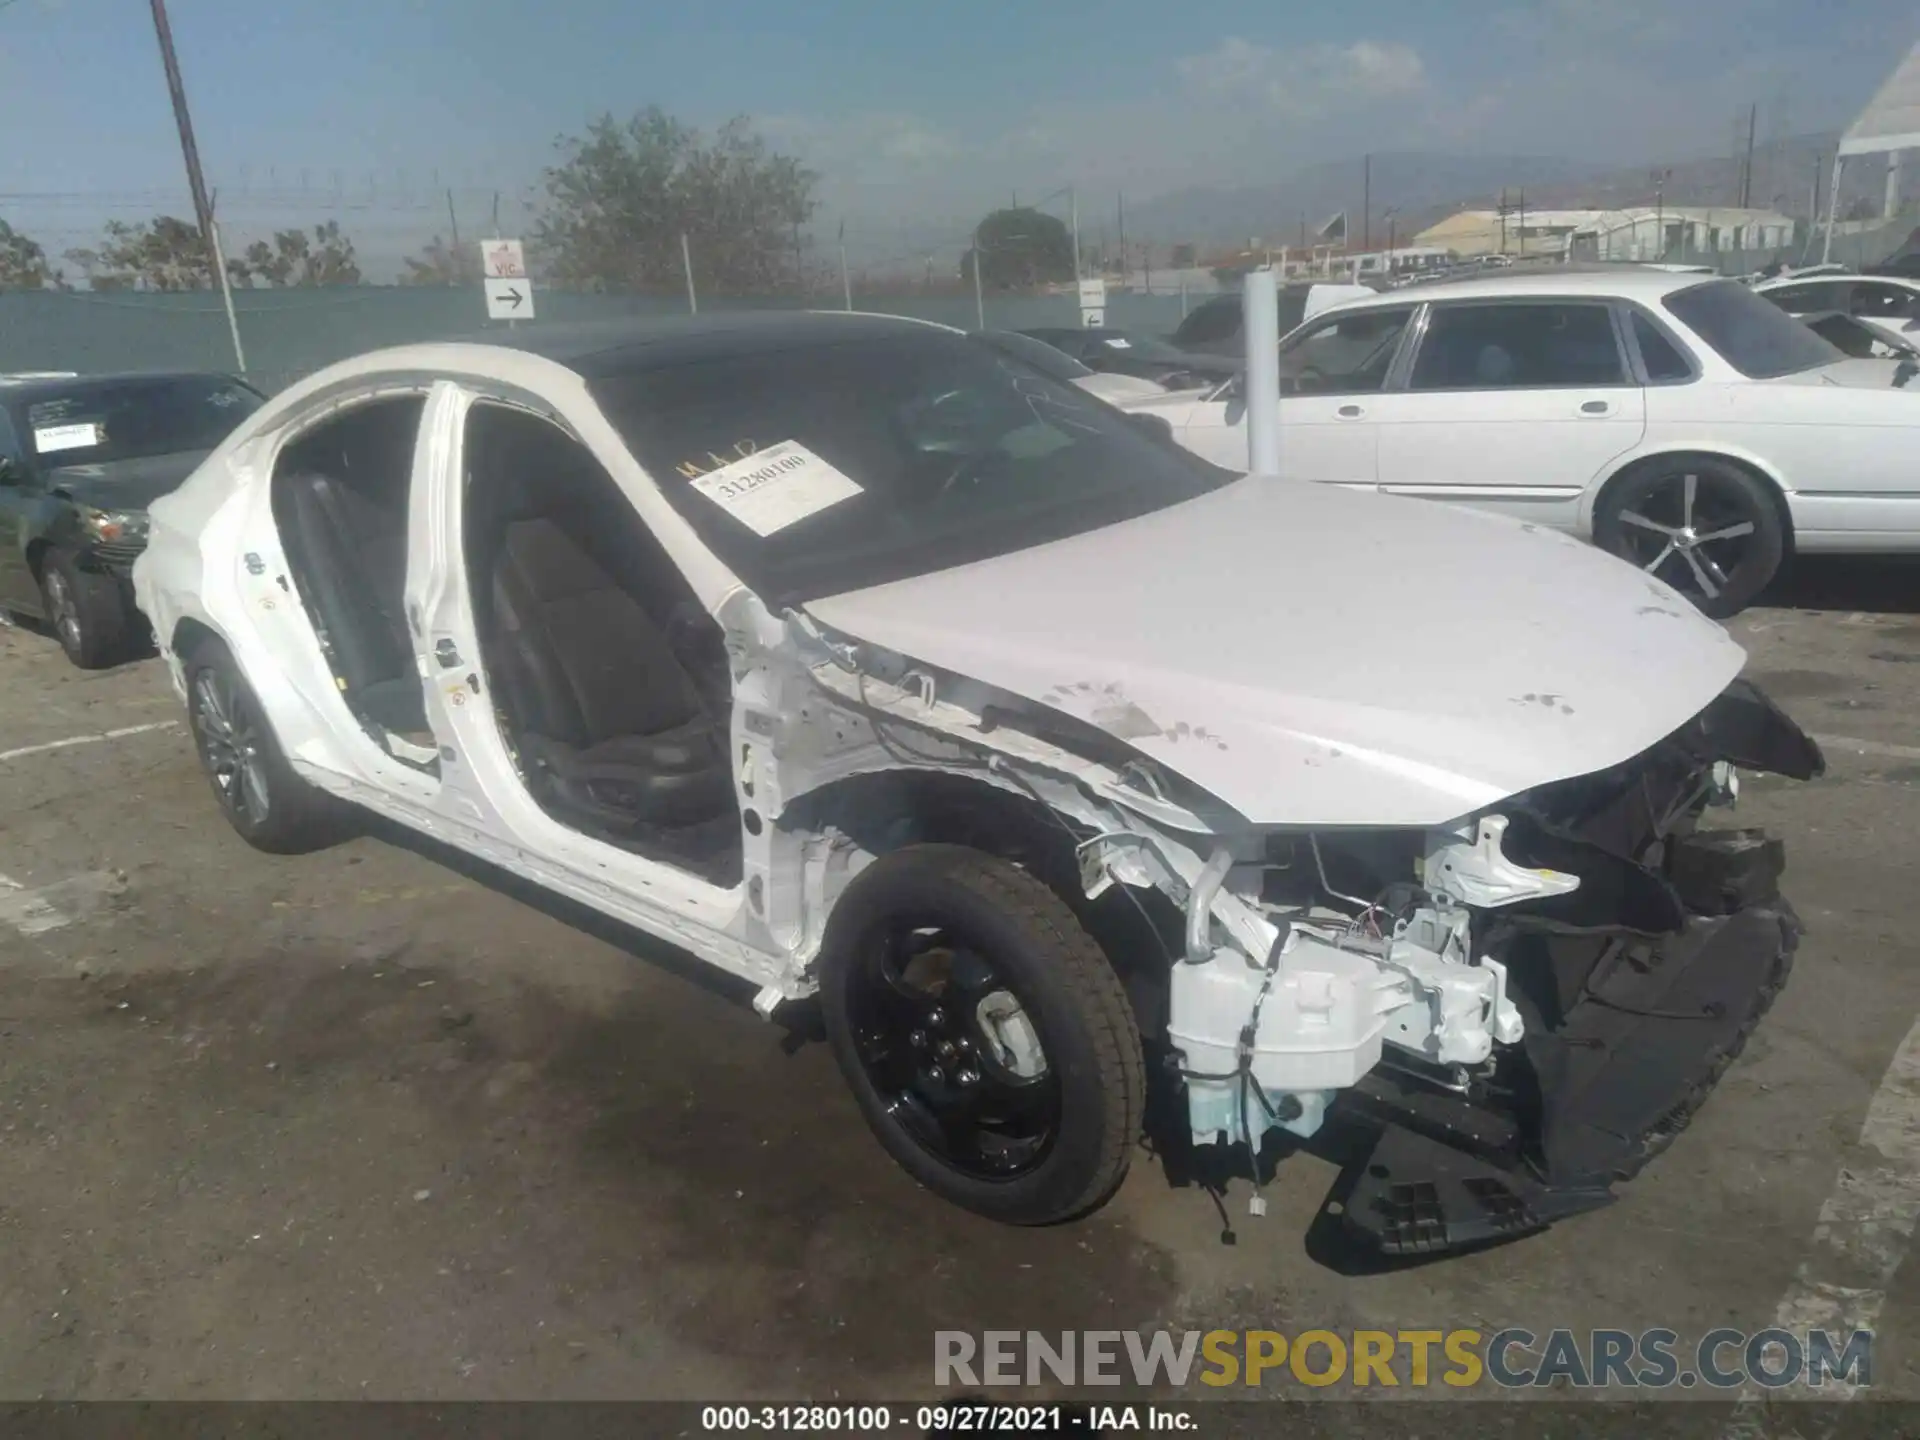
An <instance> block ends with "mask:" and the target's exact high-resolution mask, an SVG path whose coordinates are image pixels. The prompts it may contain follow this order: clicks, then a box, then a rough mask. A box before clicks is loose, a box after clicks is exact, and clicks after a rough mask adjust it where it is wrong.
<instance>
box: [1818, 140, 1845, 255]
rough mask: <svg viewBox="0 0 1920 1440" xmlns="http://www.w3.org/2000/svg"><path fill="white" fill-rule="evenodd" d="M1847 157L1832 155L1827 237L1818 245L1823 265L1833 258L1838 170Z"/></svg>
mask: <svg viewBox="0 0 1920 1440" xmlns="http://www.w3.org/2000/svg"><path fill="white" fill-rule="evenodd" d="M1846 163H1847V157H1846V156H1844V155H1836V156H1834V157H1833V183H1832V184H1831V185H1829V186H1828V187H1827V238H1826V239H1825V240H1824V241H1822V242H1821V245H1820V263H1821V264H1822V265H1825V264H1826V263H1827V262H1828V261H1830V260H1832V259H1833V216H1834V212H1835V211H1837V210H1838V209H1839V208H1840V172H1841V170H1843V169H1844V168H1845V167H1846Z"/></svg>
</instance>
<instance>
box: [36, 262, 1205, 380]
mask: <svg viewBox="0 0 1920 1440" xmlns="http://www.w3.org/2000/svg"><path fill="white" fill-rule="evenodd" d="M534 300H535V306H536V309H537V312H538V316H539V318H538V319H535V320H530V321H520V322H517V323H518V324H519V326H520V328H521V329H523V330H529V331H530V330H534V329H536V328H538V327H541V326H548V325H558V324H565V323H567V322H568V321H580V320H593V319H604V318H607V317H609V316H619V315H678V314H684V313H686V310H687V301H686V298H685V296H678V297H676V296H672V295H650V296H636V295H607V294H582V293H574V292H568V291H561V290H547V289H540V288H538V287H537V285H536V289H535V296H534ZM233 301H234V307H235V310H236V312H237V318H238V323H239V330H240V341H241V346H242V348H243V349H244V351H245V352H246V361H247V366H246V368H247V374H248V376H249V378H250V379H252V380H253V381H254V383H255V384H258V385H261V386H262V387H264V388H268V389H277V388H279V387H280V386H283V385H285V384H287V383H289V382H290V381H292V380H295V379H297V378H299V377H300V376H302V375H305V374H308V373H310V372H311V371H313V370H316V369H319V368H320V367H321V366H323V365H327V364H330V363H332V362H333V361H335V360H341V359H345V358H346V357H347V356H350V355H356V354H359V353H361V352H363V351H367V350H374V349H379V348H381V347H384V346H388V345H404V344H410V343H415V342H419V341H427V340H446V339H452V338H455V337H459V336H466V335H473V334H476V333H480V332H483V331H496V330H500V329H504V328H505V326H504V322H491V323H490V322H488V321H487V320H486V318H485V316H486V306H485V303H484V299H483V296H482V294H481V292H480V289H479V287H478V286H472V287H461V288H439V287H416V286H384V287H383V286H341V287H328V288H322V289H288V290H238V291H235V292H234V296H233ZM844 303H845V297H844V295H841V294H834V295H830V296H829V295H815V296H811V297H808V298H806V299H801V298H798V297H795V296H772V297H766V298H749V297H736V296H711V297H709V296H701V297H700V298H699V305H700V308H701V310H702V312H705V311H708V310H741V309H796V308H813V309H836V310H837V309H840V308H842V306H843V305H844ZM853 303H854V308H856V309H858V310H865V311H874V312H882V313H887V314H895V315H909V316H913V317H916V318H919V319H926V320H938V321H941V322H944V323H946V324H950V325H956V326H959V327H961V328H963V329H969V330H971V329H973V328H975V325H976V322H977V319H978V315H977V312H976V308H975V301H974V297H973V295H972V294H971V293H970V292H965V293H937V292H934V293H927V292H919V293H914V292H909V293H896V294H885V293H879V294H863V293H860V292H859V291H856V292H855V294H854V297H853ZM982 303H983V306H984V309H985V312H986V322H987V325H988V326H989V327H990V328H995V329H1026V328H1031V327H1034V326H1041V325H1076V324H1078V323H1079V313H1080V312H1079V309H1078V302H1077V301H1076V299H1075V298H1074V297H1073V296H1071V295H1039V296H1029V295H1017V296H1009V295H995V294H992V293H989V294H987V295H985V296H984V297H983V301H982ZM1182 306H1183V301H1182V299H1181V297H1180V296H1178V295H1134V294H1124V293H1122V294H1114V295H1112V296H1110V297H1109V300H1108V304H1107V314H1106V318H1107V323H1108V324H1109V325H1111V326H1116V327H1122V328H1128V329H1136V330H1140V331H1144V332H1146V333H1148V334H1155V335H1164V334H1167V333H1169V332H1171V331H1172V330H1173V329H1174V328H1175V327H1176V326H1177V325H1178V324H1179V323H1180V317H1181V312H1182ZM174 368H178V369H209V370H232V369H234V368H235V361H234V352H233V341H232V338H231V336H230V335H229V332H228V328H227V317H226V312H225V310H224V309H223V308H222V306H221V302H220V296H219V295H218V293H216V292H211V291H204V290H201V291H191V292H179V293H149V292H128V291H116V292H109V293H94V292H89V291H69V292H57V291H22V292H8V293H4V294H0V372H4V371H19V370H78V371H82V372H100V371H113V370H157V369H174Z"/></svg>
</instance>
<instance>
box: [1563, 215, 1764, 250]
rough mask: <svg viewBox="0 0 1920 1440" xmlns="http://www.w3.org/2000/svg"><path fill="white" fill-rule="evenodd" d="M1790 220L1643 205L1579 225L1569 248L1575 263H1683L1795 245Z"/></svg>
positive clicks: (1598, 217)
mask: <svg viewBox="0 0 1920 1440" xmlns="http://www.w3.org/2000/svg"><path fill="white" fill-rule="evenodd" d="M1793 230H1794V226H1793V220H1792V217H1790V216H1787V215H1782V214H1781V213H1780V212H1779V211H1777V210H1753V209H1742V208H1739V207H1735V206H1730V205H1724V206H1698V205H1666V206H1653V205H1643V206H1637V207H1634V208H1632V209H1627V210H1599V211H1594V212H1592V218H1591V219H1589V220H1586V221H1584V222H1583V223H1581V224H1579V225H1577V226H1575V227H1574V228H1573V229H1572V230H1571V231H1570V232H1569V233H1568V236H1567V242H1566V244H1567V247H1568V248H1569V249H1570V250H1571V252H1572V258H1573V259H1575V260H1643V261H1647V260H1654V261H1657V260H1679V259H1684V258H1687V257H1689V256H1698V255H1714V254H1720V253H1723V252H1725V251H1730V250H1761V251H1769V250H1783V249H1785V248H1786V247H1787V246H1789V245H1791V244H1792V243H1793Z"/></svg>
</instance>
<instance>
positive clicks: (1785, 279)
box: [1753, 271, 1920, 346]
mask: <svg viewBox="0 0 1920 1440" xmlns="http://www.w3.org/2000/svg"><path fill="white" fill-rule="evenodd" d="M1753 293H1754V294H1756V295H1762V296H1765V297H1766V299H1767V300H1768V301H1769V302H1770V303H1772V304H1774V305H1777V306H1779V307H1780V308H1781V309H1782V310H1784V311H1786V312H1787V314H1789V315H1793V316H1796V317H1804V316H1808V315H1824V314H1830V313H1832V312H1834V311H1838V312H1839V313H1840V314H1842V315H1851V316H1853V317H1854V318H1855V319H1856V320H1860V321H1863V322H1864V323H1866V324H1868V325H1871V326H1872V327H1873V328H1874V329H1875V330H1878V331H1880V332H1881V333H1882V334H1884V335H1887V336H1889V337H1891V338H1892V339H1894V340H1897V341H1899V342H1901V343H1902V344H1904V345H1907V346H1911V345H1913V344H1914V342H1915V341H1917V340H1920V281H1917V280H1909V279H1907V278H1905V277H1904V276H1900V275H1852V274H1848V273H1846V272H1844V271H1842V272H1840V273H1838V274H1830V275H1805V274H1801V275H1783V276H1781V277H1780V278H1779V279H1777V280H1760V281H1757V282H1755V284H1754V286H1753Z"/></svg>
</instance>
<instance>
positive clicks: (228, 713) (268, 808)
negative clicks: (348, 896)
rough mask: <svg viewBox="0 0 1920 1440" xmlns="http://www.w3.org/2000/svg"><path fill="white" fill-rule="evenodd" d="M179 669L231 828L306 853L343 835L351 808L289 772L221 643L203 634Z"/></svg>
mask: <svg viewBox="0 0 1920 1440" xmlns="http://www.w3.org/2000/svg"><path fill="white" fill-rule="evenodd" d="M185 671H186V682H187V718H188V723H189V725H190V727H191V729H192V731H193V743H194V748H195V749H196V750H197V751H198V752H199V755H200V768H201V769H202V770H204V771H205V772H206V775H207V781H208V783H209V784H210V785H211V786H212V787H213V794H214V798H215V799H216V800H217V801H218V802H219V804H220V813H221V814H222V815H224V816H225V817H226V819H227V823H228V824H229V825H231V826H232V827H233V828H234V831H235V833H236V834H238V835H239V836H240V838H241V839H242V840H245V841H246V842H247V843H248V844H249V845H251V846H253V847H254V849H256V850H264V851H267V852H268V853H269V854H273V855H301V854H306V853H308V852H309V851H313V850H323V849H325V848H326V847H327V846H329V845H332V844H335V843H337V842H338V841H340V840H344V839H346V838H347V836H348V835H350V834H351V833H352V830H353V824H352V821H353V811H352V808H351V807H350V806H348V805H347V804H346V803H345V802H344V801H341V800H339V799H336V798H335V797H334V796H332V795H329V794H327V793H326V792H325V791H324V790H319V789H316V788H315V787H314V786H312V785H310V784H308V783H307V782H306V781H305V780H302V779H301V778H300V777H299V776H298V775H297V774H295V773H294V770H293V767H292V766H291V765H289V764H288V763H287V757H286V754H285V752H283V751H282V750H281V748H280V742H279V740H278V739H277V738H276V737H275V736H274V733H273V727H272V726H271V725H270V724H269V723H268V721H267V715H266V711H265V710H263V709H262V708H261V705H260V701H259V698H258V697H257V696H255V694H254V693H253V687H252V686H250V685H248V684H247V677H246V676H245V675H243V674H241V672H240V666H239V665H238V664H237V663H236V662H235V660H234V658H233V655H232V653H231V652H230V651H228V649H227V647H226V646H225V645H223V644H221V643H220V642H219V641H218V640H202V641H201V642H200V643H199V644H198V645H196V646H194V647H193V649H192V650H191V651H190V652H189V653H188V655H187V659H186V666H185Z"/></svg>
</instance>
